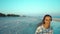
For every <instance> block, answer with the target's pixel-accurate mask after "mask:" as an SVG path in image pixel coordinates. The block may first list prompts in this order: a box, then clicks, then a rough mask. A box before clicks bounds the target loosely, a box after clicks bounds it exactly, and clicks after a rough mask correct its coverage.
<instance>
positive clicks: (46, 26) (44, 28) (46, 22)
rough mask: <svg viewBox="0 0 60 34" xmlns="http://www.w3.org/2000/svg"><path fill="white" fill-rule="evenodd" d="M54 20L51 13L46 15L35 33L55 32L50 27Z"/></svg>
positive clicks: (48, 33)
mask: <svg viewBox="0 0 60 34" xmlns="http://www.w3.org/2000/svg"><path fill="white" fill-rule="evenodd" d="M51 21H52V17H51V16H50V15H45V16H44V18H43V20H42V24H40V25H39V26H38V27H37V29H36V32H35V34H53V33H52V32H53V31H52V28H51V27H50V23H51Z"/></svg>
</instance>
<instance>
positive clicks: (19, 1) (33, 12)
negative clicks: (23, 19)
mask: <svg viewBox="0 0 60 34" xmlns="http://www.w3.org/2000/svg"><path fill="white" fill-rule="evenodd" d="M0 13H4V14H18V15H28V16H42V15H45V14H50V15H53V16H60V0H0Z"/></svg>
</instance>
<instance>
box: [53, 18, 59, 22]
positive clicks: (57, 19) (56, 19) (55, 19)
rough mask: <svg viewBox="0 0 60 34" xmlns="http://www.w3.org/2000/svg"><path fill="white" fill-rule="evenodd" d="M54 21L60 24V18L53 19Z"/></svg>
mask: <svg viewBox="0 0 60 34" xmlns="http://www.w3.org/2000/svg"><path fill="white" fill-rule="evenodd" d="M52 20H53V21H59V22H60V18H53V19H52Z"/></svg>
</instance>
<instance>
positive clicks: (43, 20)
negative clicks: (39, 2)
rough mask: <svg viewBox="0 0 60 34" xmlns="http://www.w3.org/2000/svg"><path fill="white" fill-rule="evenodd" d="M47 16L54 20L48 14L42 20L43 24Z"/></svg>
mask: <svg viewBox="0 0 60 34" xmlns="http://www.w3.org/2000/svg"><path fill="white" fill-rule="evenodd" d="M47 16H49V17H50V18H51V21H52V17H51V16H50V15H48V14H47V15H45V16H44V18H43V20H42V23H43V24H45V22H44V20H45V18H46V17H47Z"/></svg>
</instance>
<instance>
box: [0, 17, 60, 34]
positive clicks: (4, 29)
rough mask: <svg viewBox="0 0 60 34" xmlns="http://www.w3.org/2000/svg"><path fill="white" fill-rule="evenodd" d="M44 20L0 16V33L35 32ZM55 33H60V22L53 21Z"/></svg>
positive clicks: (29, 33) (23, 33)
mask: <svg viewBox="0 0 60 34" xmlns="http://www.w3.org/2000/svg"><path fill="white" fill-rule="evenodd" d="M41 21H42V20H41V19H40V18H32V17H0V34H34V33H35V31H36V28H37V24H38V23H40V22H41ZM51 27H53V34H60V22H57V21H52V22H51Z"/></svg>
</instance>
